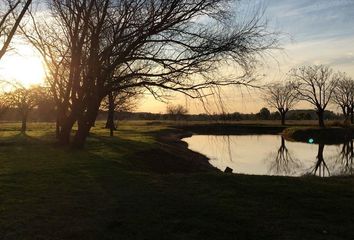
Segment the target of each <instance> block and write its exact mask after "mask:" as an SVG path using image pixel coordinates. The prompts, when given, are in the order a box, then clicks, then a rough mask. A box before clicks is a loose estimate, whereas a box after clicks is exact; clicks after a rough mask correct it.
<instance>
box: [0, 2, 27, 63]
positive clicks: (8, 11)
mask: <svg viewBox="0 0 354 240" xmlns="http://www.w3.org/2000/svg"><path fill="white" fill-rule="evenodd" d="M31 3H32V0H26V1H23V0H0V42H1V44H0V59H1V58H2V57H3V56H4V55H5V53H6V51H7V50H8V48H9V46H10V43H11V41H12V39H13V37H14V35H15V33H16V31H17V29H18V27H19V25H20V23H21V21H22V18H23V17H24V15H25V13H26V11H27V10H28V8H29V6H30V5H31Z"/></svg>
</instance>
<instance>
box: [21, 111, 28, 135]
mask: <svg viewBox="0 0 354 240" xmlns="http://www.w3.org/2000/svg"><path fill="white" fill-rule="evenodd" d="M26 130H27V114H26V113H24V114H22V126H21V132H22V133H25V132H26Z"/></svg>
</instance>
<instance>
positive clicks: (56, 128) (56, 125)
mask: <svg viewBox="0 0 354 240" xmlns="http://www.w3.org/2000/svg"><path fill="white" fill-rule="evenodd" d="M59 134H60V122H59V117H57V119H56V121H55V137H56V139H59Z"/></svg>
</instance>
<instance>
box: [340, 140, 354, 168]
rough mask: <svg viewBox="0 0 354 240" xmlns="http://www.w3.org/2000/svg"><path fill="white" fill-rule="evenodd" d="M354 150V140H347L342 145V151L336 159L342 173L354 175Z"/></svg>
mask: <svg viewBox="0 0 354 240" xmlns="http://www.w3.org/2000/svg"><path fill="white" fill-rule="evenodd" d="M353 158H354V151H353V140H351V141H349V142H346V143H344V144H343V145H342V148H341V152H340V154H339V157H338V159H337V161H336V163H337V166H338V167H339V170H338V172H339V174H340V175H353V172H354V165H353Z"/></svg>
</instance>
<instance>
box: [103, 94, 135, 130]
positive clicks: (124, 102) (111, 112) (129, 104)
mask: <svg viewBox="0 0 354 240" xmlns="http://www.w3.org/2000/svg"><path fill="white" fill-rule="evenodd" d="M140 95H141V92H139V91H129V92H127V91H121V92H110V93H109V94H108V96H107V97H106V98H105V99H104V101H103V102H102V106H101V107H102V108H103V109H105V110H107V113H108V114H107V121H106V126H105V127H106V128H107V129H109V130H110V136H111V137H112V136H113V135H114V131H116V130H117V122H118V121H117V120H116V117H115V116H116V113H117V112H124V111H132V110H134V109H135V108H136V106H137V103H138V100H139V96H140ZM115 120H116V122H115Z"/></svg>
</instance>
